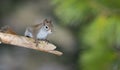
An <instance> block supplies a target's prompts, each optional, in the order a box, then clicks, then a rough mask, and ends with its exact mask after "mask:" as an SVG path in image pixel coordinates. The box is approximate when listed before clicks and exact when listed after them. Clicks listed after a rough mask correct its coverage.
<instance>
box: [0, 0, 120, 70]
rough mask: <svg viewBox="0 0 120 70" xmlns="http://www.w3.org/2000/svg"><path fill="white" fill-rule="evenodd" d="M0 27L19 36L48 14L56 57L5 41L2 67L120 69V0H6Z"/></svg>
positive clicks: (17, 69) (21, 69)
mask: <svg viewBox="0 0 120 70" xmlns="http://www.w3.org/2000/svg"><path fill="white" fill-rule="evenodd" d="M0 7H1V8H0V27H2V26H5V25H9V26H10V27H11V28H12V29H13V30H15V31H16V32H17V33H18V34H19V35H24V31H25V28H26V27H27V26H29V25H34V24H37V23H39V22H40V21H42V20H43V19H45V18H48V19H51V20H52V21H53V24H54V31H53V34H51V35H49V37H48V40H49V41H50V42H52V43H53V44H55V45H56V46H57V50H59V51H62V52H63V53H64V54H63V55H62V56H56V55H53V54H49V53H44V52H40V51H36V50H31V49H26V48H21V47H16V46H11V45H6V44H1V45H0V70H120V52H119V51H120V0H1V1H0Z"/></svg>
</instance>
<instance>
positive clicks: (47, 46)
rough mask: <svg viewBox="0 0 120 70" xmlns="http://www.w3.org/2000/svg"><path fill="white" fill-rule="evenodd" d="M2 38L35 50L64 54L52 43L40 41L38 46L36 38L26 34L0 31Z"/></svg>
mask: <svg viewBox="0 0 120 70" xmlns="http://www.w3.org/2000/svg"><path fill="white" fill-rule="evenodd" d="M0 40H1V42H2V43H5V44H11V45H16V46H20V47H25V48H30V49H34V50H39V51H42V52H47V53H52V54H55V55H59V56H60V55H62V54H63V53H62V52H59V51H56V50H55V49H56V46H55V45H53V44H51V43H46V42H45V41H39V44H38V47H36V43H34V41H35V40H34V39H32V38H27V37H25V36H20V35H14V34H8V33H2V32H0Z"/></svg>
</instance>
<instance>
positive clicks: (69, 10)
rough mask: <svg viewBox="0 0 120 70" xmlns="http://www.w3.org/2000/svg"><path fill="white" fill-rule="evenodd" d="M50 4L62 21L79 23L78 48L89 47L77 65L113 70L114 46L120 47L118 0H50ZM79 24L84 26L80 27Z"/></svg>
mask: <svg viewBox="0 0 120 70" xmlns="http://www.w3.org/2000/svg"><path fill="white" fill-rule="evenodd" d="M52 3H53V4H54V5H55V6H56V7H55V14H56V16H57V17H58V19H59V20H60V21H61V22H62V23H61V24H63V25H67V26H69V25H70V24H73V25H75V24H76V22H77V24H78V26H77V29H79V30H78V34H79V35H77V36H78V37H77V36H76V35H75V37H77V38H79V41H80V46H79V47H86V48H88V49H87V50H85V51H83V52H82V54H79V56H80V57H79V60H78V62H79V64H80V65H81V66H80V65H79V66H80V67H82V69H83V70H109V69H111V70H112V68H114V67H112V65H113V63H114V61H115V60H116V59H117V58H118V56H117V55H116V54H118V52H116V50H115V47H119V46H120V44H119V43H120V14H119V13H120V0H114V1H112V0H91V1H90V0H64V1H62V0H53V2H52ZM91 16H92V17H91ZM88 20H90V22H89V21H88ZM86 21H88V22H86ZM81 25H84V28H81V29H80V27H81ZM74 31H76V30H74ZM118 64H120V63H118Z"/></svg>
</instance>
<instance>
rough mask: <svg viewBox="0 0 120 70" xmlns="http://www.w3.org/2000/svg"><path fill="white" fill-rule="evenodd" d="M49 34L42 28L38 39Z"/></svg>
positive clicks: (44, 37)
mask: <svg viewBox="0 0 120 70" xmlns="http://www.w3.org/2000/svg"><path fill="white" fill-rule="evenodd" d="M47 35H48V32H47V31H45V30H43V29H40V31H39V32H38V34H37V38H38V39H46V37H47Z"/></svg>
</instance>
